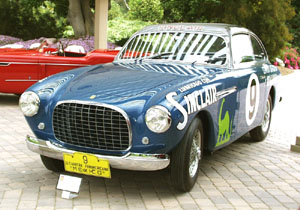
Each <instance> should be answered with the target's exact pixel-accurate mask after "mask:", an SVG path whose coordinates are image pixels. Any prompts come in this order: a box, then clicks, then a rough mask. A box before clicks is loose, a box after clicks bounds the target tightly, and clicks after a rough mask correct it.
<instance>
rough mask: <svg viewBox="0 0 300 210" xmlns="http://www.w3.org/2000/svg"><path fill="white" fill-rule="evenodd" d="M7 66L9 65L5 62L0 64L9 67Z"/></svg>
mask: <svg viewBox="0 0 300 210" xmlns="http://www.w3.org/2000/svg"><path fill="white" fill-rule="evenodd" d="M9 65H10V63H5V62H1V63H0V66H9Z"/></svg>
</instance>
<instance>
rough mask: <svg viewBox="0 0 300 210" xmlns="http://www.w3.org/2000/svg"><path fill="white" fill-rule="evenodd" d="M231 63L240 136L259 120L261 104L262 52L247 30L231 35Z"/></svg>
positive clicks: (262, 92) (263, 58)
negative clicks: (236, 91) (235, 83)
mask: <svg viewBox="0 0 300 210" xmlns="http://www.w3.org/2000/svg"><path fill="white" fill-rule="evenodd" d="M231 43H232V45H231V46H232V58H233V59H232V60H233V67H234V71H235V73H236V77H237V81H238V83H237V84H238V86H237V87H238V107H239V109H238V115H239V117H238V129H237V130H238V133H237V137H240V136H242V135H244V134H245V133H247V132H248V131H249V130H251V129H253V128H255V127H256V126H258V125H259V124H260V123H261V122H262V117H263V111H264V108H265V106H264V104H265V98H266V93H265V81H266V77H265V73H264V68H265V66H264V64H265V63H266V62H265V61H266V59H267V56H266V53H265V51H264V50H263V49H262V48H261V46H260V44H259V43H258V41H257V40H256V37H254V35H252V34H250V33H238V34H234V35H233V36H232V39H231Z"/></svg>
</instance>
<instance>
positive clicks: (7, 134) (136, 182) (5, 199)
mask: <svg viewBox="0 0 300 210" xmlns="http://www.w3.org/2000/svg"><path fill="white" fill-rule="evenodd" d="M282 86H283V92H282V95H283V96H284V100H283V102H282V103H281V104H280V106H278V107H277V109H276V110H275V111H274V114H273V122H272V125H271V132H270V134H269V136H268V137H267V139H266V140H265V141H264V142H260V143H254V142H251V139H250V138H249V137H248V136H244V137H243V138H241V139H240V140H238V141H237V142H235V143H233V144H232V145H230V146H228V147H226V148H224V149H222V150H220V151H217V152H215V153H214V154H213V155H211V156H206V157H205V159H204V161H203V164H202V170H201V172H200V175H199V177H198V181H197V183H196V185H195V187H194V188H193V190H192V191H191V192H190V193H183V194H182V193H178V192H176V191H174V189H173V188H172V187H171V184H170V180H169V179H170V178H169V175H168V173H169V171H168V170H163V171H159V172H147V173H146V172H134V171H122V170H113V171H112V179H110V180H107V179H101V178H94V177H87V176H83V183H82V187H81V190H80V194H79V197H77V198H75V199H73V200H65V199H62V198H61V191H59V190H56V184H57V180H58V177H59V174H58V173H53V172H50V171H48V170H46V169H45V168H44V167H43V165H42V163H41V161H40V158H39V156H38V155H37V154H35V153H32V152H30V151H29V150H28V149H27V148H26V145H25V142H24V138H25V135H26V134H31V131H30V129H29V127H28V126H27V124H26V122H25V119H24V117H23V116H22V114H21V112H20V110H19V109H18V105H17V103H18V97H17V96H14V95H0V209H26V210H29V209H43V210H44V209H172V210H173V209H174V210H175V209H189V210H190V209H293V210H295V209H297V208H298V206H299V205H300V154H299V153H294V152H291V151H290V144H291V143H294V142H295V137H296V134H297V132H298V130H300V123H299V119H300V117H299V116H300V115H299V112H297V109H298V110H299V109H300V103H299V98H300V94H299V91H300V73H299V72H297V73H293V74H291V75H289V76H285V77H283V78H282ZM297 126H298V128H297ZM298 135H299V133H298Z"/></svg>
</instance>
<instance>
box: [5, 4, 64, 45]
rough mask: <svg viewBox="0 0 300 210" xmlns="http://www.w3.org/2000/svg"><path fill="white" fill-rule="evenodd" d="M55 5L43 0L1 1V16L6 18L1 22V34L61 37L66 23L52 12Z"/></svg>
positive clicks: (28, 37)
mask: <svg viewBox="0 0 300 210" xmlns="http://www.w3.org/2000/svg"><path fill="white" fill-rule="evenodd" d="M53 6H54V5H53V4H51V2H50V1H42V0H26V1H25V0H10V1H0V18H1V19H2V20H5V21H2V24H0V34H3V35H10V36H15V37H19V38H22V39H25V40H26V39H33V38H38V37H61V36H62V32H63V30H64V27H65V25H64V24H65V23H64V22H63V21H62V20H61V19H60V18H59V17H57V16H56V14H54V13H53V12H52V9H53ZM60 21H61V22H60ZM59 22H60V23H59Z"/></svg>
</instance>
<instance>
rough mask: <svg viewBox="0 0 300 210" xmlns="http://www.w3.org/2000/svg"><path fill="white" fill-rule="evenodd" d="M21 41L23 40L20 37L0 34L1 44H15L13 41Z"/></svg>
mask: <svg viewBox="0 0 300 210" xmlns="http://www.w3.org/2000/svg"><path fill="white" fill-rule="evenodd" d="M20 41H22V40H21V39H19V38H16V37H12V36H3V35H0V46H2V45H7V44H13V43H16V42H20Z"/></svg>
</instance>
